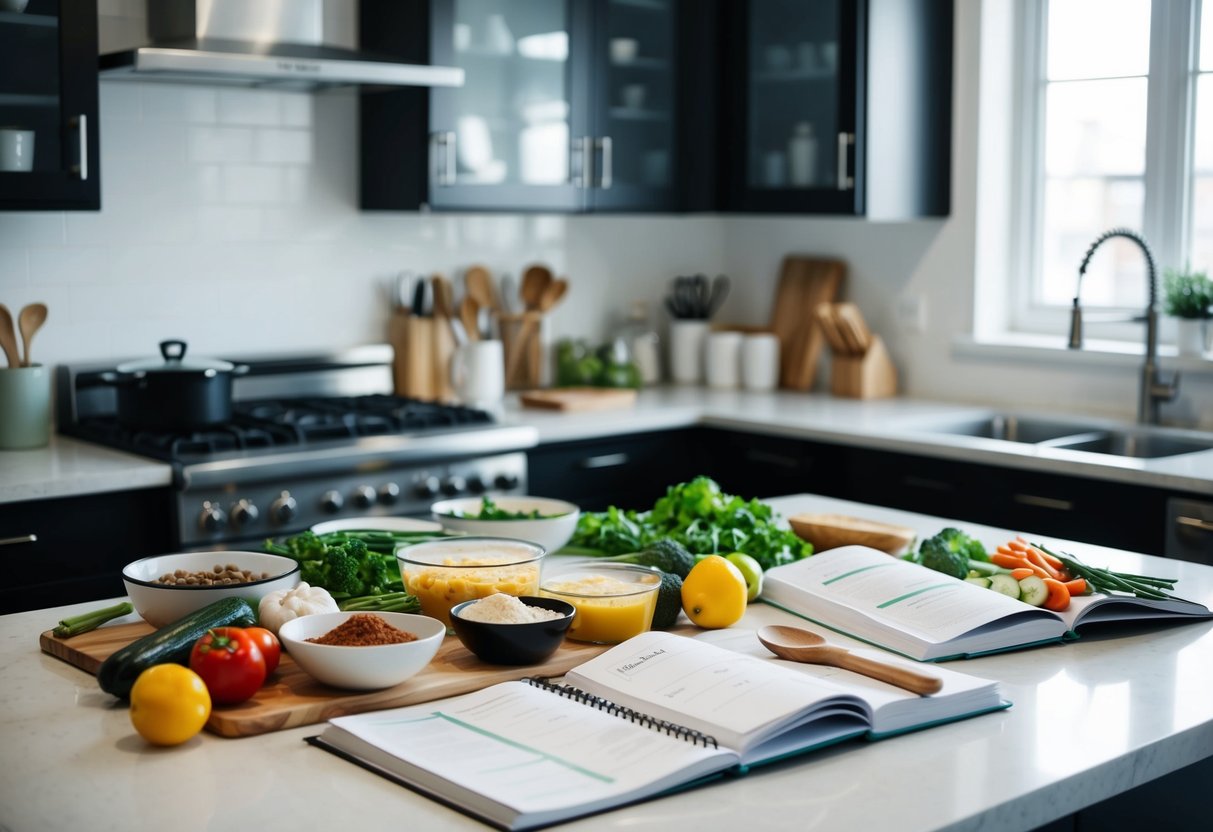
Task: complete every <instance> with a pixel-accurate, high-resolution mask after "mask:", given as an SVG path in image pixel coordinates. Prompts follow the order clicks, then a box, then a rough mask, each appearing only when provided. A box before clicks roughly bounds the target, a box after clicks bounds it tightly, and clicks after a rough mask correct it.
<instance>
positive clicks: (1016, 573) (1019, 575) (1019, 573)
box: [1011, 566, 1036, 581]
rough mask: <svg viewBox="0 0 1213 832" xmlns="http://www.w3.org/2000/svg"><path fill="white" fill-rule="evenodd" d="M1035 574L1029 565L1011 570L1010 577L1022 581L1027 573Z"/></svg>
mask: <svg viewBox="0 0 1213 832" xmlns="http://www.w3.org/2000/svg"><path fill="white" fill-rule="evenodd" d="M1035 574H1036V573H1035V572H1034V571H1033V570H1032V567H1030V566H1021V567H1019V568H1018V569H1012V570H1011V577H1012V578H1014V579H1015V580H1017V581H1022V580H1023V579H1024V578H1026V577H1028V576H1029V575H1035Z"/></svg>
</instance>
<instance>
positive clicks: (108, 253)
mask: <svg viewBox="0 0 1213 832" xmlns="http://www.w3.org/2000/svg"><path fill="white" fill-rule="evenodd" d="M112 257H113V249H111V248H110V247H109V246H97V245H90V246H57V247H54V248H41V247H31V248H30V249H29V281H30V285H31V286H35V287H41V286H62V285H67V286H77V285H80V284H86V283H97V282H100V281H104V280H107V279H108V278H109V277H110V275H111V271H110V262H111V258H112Z"/></svg>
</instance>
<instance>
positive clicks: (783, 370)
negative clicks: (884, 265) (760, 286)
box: [771, 255, 847, 390]
mask: <svg viewBox="0 0 1213 832" xmlns="http://www.w3.org/2000/svg"><path fill="white" fill-rule="evenodd" d="M846 270H847V266H846V263H845V262H843V261H842V260H828V259H820V258H814V257H800V256H796V255H788V256H787V257H785V258H784V260H783V269H782V271H781V273H780V276H779V287H778V288H777V289H776V291H775V307H774V309H772V310H771V330H772V331H773V332H774V333H775V334H776V335H778V336H779V386H780V387H785V388H788V389H791V390H810V389H812V387H813V381H814V378H815V377H816V374H817V363H818V360H819V358H820V356H821V348H822V342H823V340H824V336H823V335H822V332H821V327H820V324H819V323H818V320H817V307H818V306H819V305H821V304H822V303H830V302H833V301H834V299H835V298H836V297H837V295H838V292H839V289H840V288H841V287H842V282H843V279H844V278H845V276H846Z"/></svg>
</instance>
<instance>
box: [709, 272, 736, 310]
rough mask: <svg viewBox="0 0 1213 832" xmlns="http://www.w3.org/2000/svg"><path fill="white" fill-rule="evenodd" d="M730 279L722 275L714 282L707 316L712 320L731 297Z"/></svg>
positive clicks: (717, 276)
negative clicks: (726, 299)
mask: <svg viewBox="0 0 1213 832" xmlns="http://www.w3.org/2000/svg"><path fill="white" fill-rule="evenodd" d="M730 285H731V284H730V283H729V279H728V278H727V277H725V276H724V275H722V274H718V275H716V279H715V280H713V281H712V295H711V297H710V298H709V299H708V310H707V312H708V313H707V316H706V317H708V318H711V317H712V316H713V315H715V314H716V313H717V312H719V311H720V307H721V306H723V305H724V301H725V298H727V297H728V296H729V288H730Z"/></svg>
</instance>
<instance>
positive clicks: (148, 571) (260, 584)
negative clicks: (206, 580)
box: [122, 552, 299, 627]
mask: <svg viewBox="0 0 1213 832" xmlns="http://www.w3.org/2000/svg"><path fill="white" fill-rule="evenodd" d="M229 563H230V564H233V565H235V566H237V567H239V568H240V569H247V570H249V571H251V572H255V573H257V574H260V573H262V572H268V573H269V574H270V575H271V576H272V577H269V578H264V579H261V580H257V581H251V582H249V583H247V584H230V585H227V586H175V585H173V584H158V583H156V582H155V581H156V579H157V578H159V577H160V576H161V575H163V574H165V573H166V572H175V571H177V570H178V569H184V570H185V571H187V572H202V571H204V570H210V569H211V568H212V567H213V566H215V565H216V564H218V565H220V566H226V565H227V564H229ZM122 583H123V585H125V587H126V594H127V595H128V596H130V599H131V603H132V604H134V605H135V611H136V612H138V613H139V615H141V616H143V620H144V621H146V622H147V623H148V624H151V625H152V626H153V627H163V626H165V625H167V624H172V623H173V622H174V621H176V620H178V619H179V618H184V617H185V616H187V615H189V614H190V613H191V612H195V611H196V610H200V609H202V608H203V607H205V606H206V605H207V604H210V603H213V602H215V601H218V600H219V599H221V598H244V599H245V600H247V601H248V602H249V605H250V606H251V607H252V608H253V612H254V613H255V612H256V611H257V604H258V603H259V602H260V601H261V599H262V597H264V596H265V595H267V594H268V593H270V592H274V591H276V590H279V589H292V588H294V587H296V586H298V585H299V562H298V561H296V560H294V559H293V558H287V557H283V556H281V555H270V554H267V553H265V552H183V553H178V554H172V555H155V556H154V557H150V558H143V559H142V560H137V561H133V562H131V563H128V564H127V565H126V566H124V567H123V568H122Z"/></svg>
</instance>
